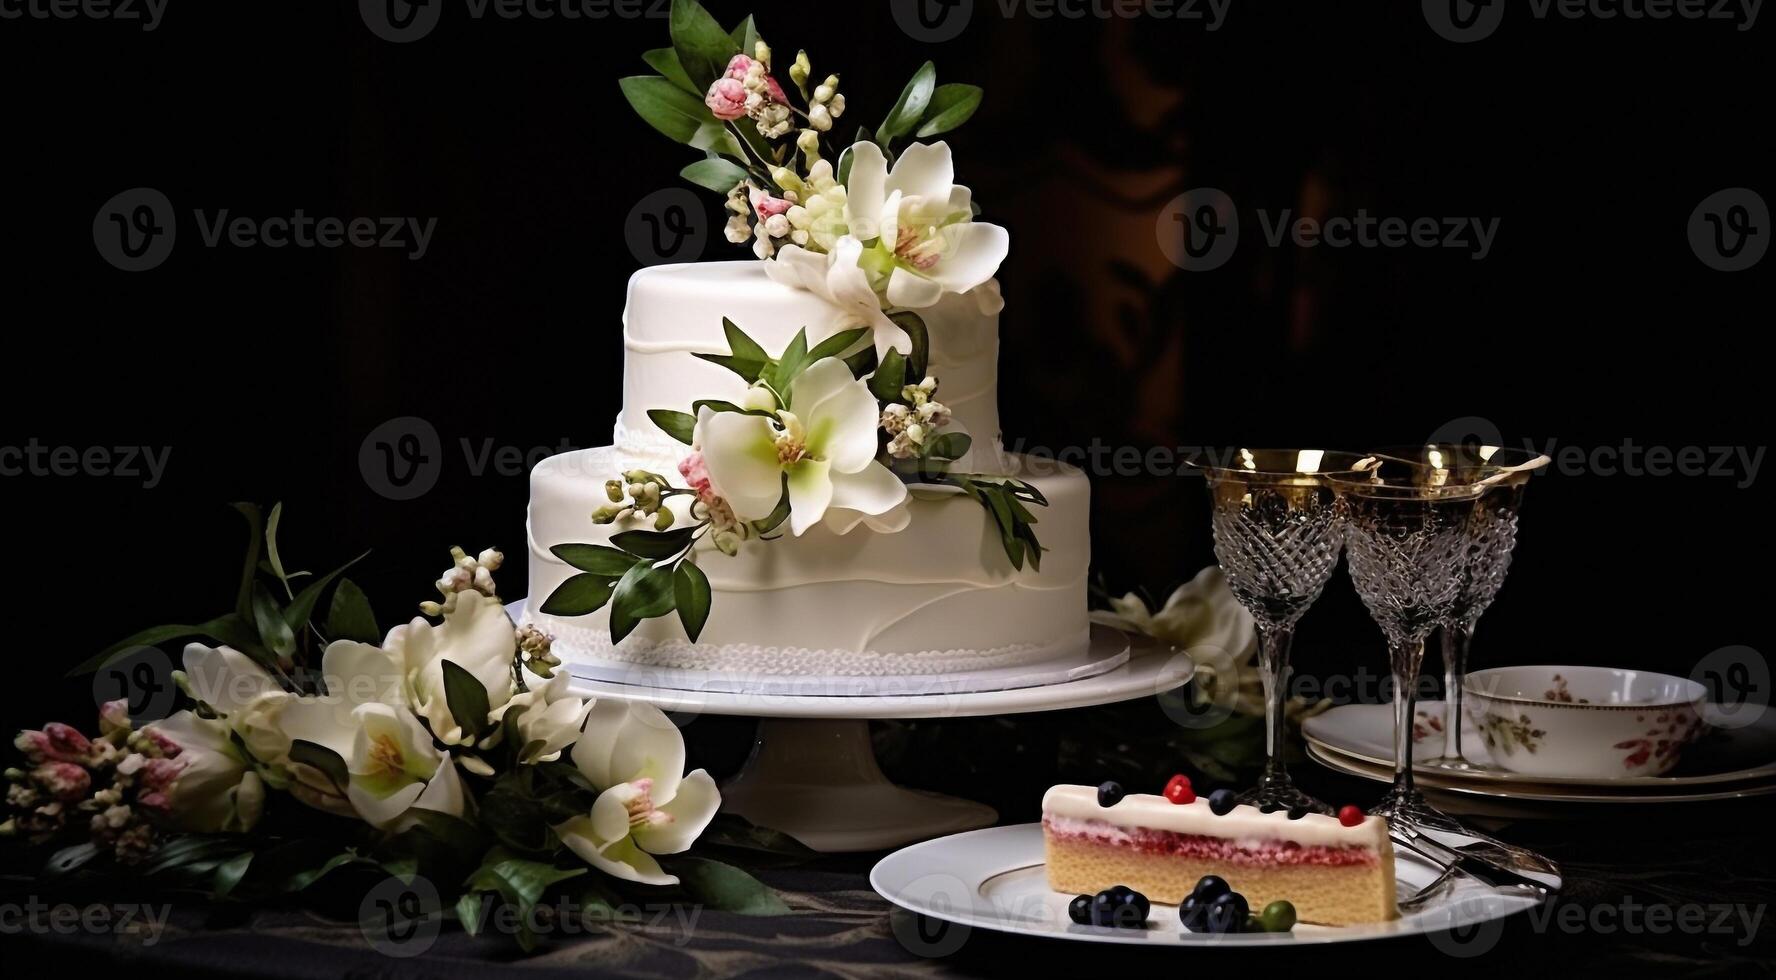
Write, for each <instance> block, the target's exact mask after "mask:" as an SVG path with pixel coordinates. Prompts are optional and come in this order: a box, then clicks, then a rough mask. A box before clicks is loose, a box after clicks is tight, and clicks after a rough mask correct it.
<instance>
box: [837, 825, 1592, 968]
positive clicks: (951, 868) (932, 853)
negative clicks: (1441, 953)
mask: <svg viewBox="0 0 1776 980" xmlns="http://www.w3.org/2000/svg"><path fill="white" fill-rule="evenodd" d="M1394 874H1395V877H1396V879H1397V880H1398V883H1399V888H1400V896H1401V897H1402V898H1405V897H1407V896H1410V895H1413V894H1416V893H1417V892H1418V891H1419V889H1421V888H1423V887H1424V886H1426V885H1428V884H1430V883H1431V882H1433V881H1435V880H1436V878H1437V874H1438V868H1437V867H1436V866H1435V865H1433V864H1431V863H1430V862H1428V861H1425V860H1424V859H1422V858H1419V857H1418V856H1416V855H1413V854H1411V853H1409V852H1405V851H1396V852H1395V860H1394ZM1553 884H1554V886H1555V887H1556V888H1558V887H1559V884H1560V882H1559V881H1558V880H1556V881H1554V882H1553ZM870 885H871V886H872V887H874V888H875V890H876V892H877V893H878V894H880V895H881V896H882V897H883V898H885V899H887V900H888V901H890V902H893V903H894V904H895V905H898V906H900V907H901V908H903V909H906V910H907V911H909V912H914V913H917V914H919V915H924V916H928V917H930V918H933V919H939V920H942V921H944V922H949V923H953V924H955V925H959V926H964V927H967V928H971V929H991V930H993V931H995V932H1007V933H1015V934H1018V935H1025V936H1042V937H1046V938H1050V939H1072V940H1078V941H1080V942H1097V943H1122V944H1128V945H1144V946H1273V947H1274V946H1299V945H1303V944H1320V943H1347V942H1361V941H1364V940H1370V939H1386V938H1390V937H1394V936H1416V935H1423V934H1427V933H1440V932H1446V931H1448V930H1451V929H1456V928H1463V927H1467V926H1473V925H1478V924H1480V923H1484V922H1491V921H1494V920H1497V919H1503V918H1504V917H1506V916H1508V915H1512V914H1514V913H1517V912H1521V911H1524V910H1525V909H1529V908H1533V907H1534V906H1535V905H1536V903H1537V899H1535V898H1533V897H1531V896H1530V895H1528V894H1526V893H1524V892H1520V891H1512V890H1500V889H1494V888H1492V887H1490V886H1488V885H1485V884H1482V883H1481V882H1478V881H1475V880H1473V879H1471V878H1462V879H1459V880H1457V881H1456V882H1455V883H1454V884H1453V885H1452V886H1451V887H1449V888H1448V889H1446V890H1445V891H1444V892H1443V893H1442V894H1441V895H1439V896H1438V897H1437V898H1435V899H1433V900H1432V901H1430V902H1428V903H1426V905H1425V906H1424V907H1423V908H1420V909H1419V910H1417V911H1415V912H1413V913H1412V914H1410V915H1406V916H1403V917H1401V918H1399V919H1395V920H1394V921H1392V922H1378V923H1373V924H1367V925H1360V926H1342V927H1331V926H1314V925H1306V924H1303V925H1298V926H1296V927H1295V930H1294V931H1293V932H1288V933H1250V934H1238V935H1230V936H1223V935H1211V934H1207V933H1195V932H1187V931H1185V929H1184V927H1183V926H1181V925H1180V924H1179V923H1178V909H1177V906H1175V905H1160V904H1157V903H1156V904H1155V905H1154V906H1153V913H1152V915H1151V916H1149V917H1148V920H1147V927H1146V928H1145V929H1115V928H1107V927H1100V926H1082V925H1077V924H1075V923H1074V922H1073V921H1071V920H1070V919H1069V918H1068V917H1067V903H1068V902H1069V901H1070V900H1071V899H1072V898H1073V896H1071V895H1063V894H1061V893H1060V892H1056V891H1050V890H1049V887H1048V875H1047V871H1046V870H1045V868H1044V867H1043V854H1042V825H1041V824H1035V823H1028V824H1018V825H1016V826H1012V827H989V828H987V829H986V830H975V831H970V832H968V833H965V834H954V835H951V836H949V837H941V838H938V839H937V840H931V841H926V842H924V843H922V844H914V845H912V846H910V847H904V848H901V849H900V850H898V851H895V852H894V853H893V854H890V855H888V856H887V857H885V858H883V859H882V860H881V861H879V862H877V864H876V866H875V867H874V868H872V869H870ZM956 941H957V940H956V939H955V938H954V937H950V938H948V939H946V942H956Z"/></svg>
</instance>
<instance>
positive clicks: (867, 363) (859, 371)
mask: <svg viewBox="0 0 1776 980" xmlns="http://www.w3.org/2000/svg"><path fill="white" fill-rule="evenodd" d="M845 366H846V367H848V368H850V369H851V376H852V377H853V378H862V377H864V376H866V375H868V374H869V373H870V372H871V371H874V370H875V369H876V349H875V348H874V347H865V348H864V349H863V350H860V351H858V352H857V353H855V354H852V355H851V356H850V357H847V358H845Z"/></svg>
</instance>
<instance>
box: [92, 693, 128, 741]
mask: <svg viewBox="0 0 1776 980" xmlns="http://www.w3.org/2000/svg"><path fill="white" fill-rule="evenodd" d="M130 727H131V722H130V716H129V702H128V701H127V700H125V699H123V698H118V699H117V700H115V701H106V702H105V703H104V704H102V705H99V731H100V732H102V733H104V734H106V735H110V734H111V733H113V732H128V731H129V730H130Z"/></svg>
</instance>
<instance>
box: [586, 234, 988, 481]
mask: <svg viewBox="0 0 1776 980" xmlns="http://www.w3.org/2000/svg"><path fill="white" fill-rule="evenodd" d="M919 313H920V316H921V317H922V318H923V319H924V320H925V323H926V326H927V327H928V330H929V333H930V336H931V351H930V366H929V368H928V369H927V371H928V373H929V374H931V375H932V376H935V377H936V378H937V379H938V382H939V389H938V398H939V400H941V401H942V402H943V403H944V404H945V405H947V406H949V407H950V410H951V411H952V412H953V413H954V416H955V418H954V421H953V422H951V424H950V426H949V427H948V429H947V430H946V431H952V432H962V433H966V434H968V435H970V436H972V437H973V438H974V440H975V443H976V444H977V445H979V446H986V445H992V446H996V445H997V444H998V441H999V395H998V382H999V368H998V362H999V317H998V315H997V314H986V313H982V312H980V308H979V304H977V302H976V301H975V299H974V298H972V297H970V296H958V295H949V296H945V297H944V298H943V300H942V301H941V302H939V303H938V304H937V305H936V306H933V307H930V308H927V309H924V310H920V311H919ZM723 317H727V318H728V319H731V320H733V321H734V323H735V324H737V325H738V326H739V327H740V328H741V329H742V330H744V331H746V333H747V335H748V336H750V337H752V338H753V339H754V340H756V341H758V342H759V344H760V345H761V346H762V347H764V348H765V350H767V351H769V352H770V353H772V354H780V353H782V351H783V349H784V348H785V347H787V346H789V342H790V341H791V340H793V339H794V338H795V334H796V331H798V330H801V329H804V328H806V329H807V331H808V343H809V345H810V346H812V345H814V344H817V343H819V342H820V341H822V340H824V339H826V338H827V337H830V336H832V335H833V334H835V333H837V332H839V331H840V330H843V329H847V328H849V327H853V326H857V325H858V324H856V323H853V322H849V321H848V320H847V319H846V315H845V313H844V312H843V311H842V310H840V309H839V308H837V307H835V306H833V305H832V304H830V303H828V302H826V301H825V300H823V299H821V298H820V297H819V296H816V295H814V294H813V293H810V292H806V291H804V290H800V289H796V288H794V287H791V286H786V285H783V284H781V283H777V282H774V281H772V280H771V279H770V278H769V277H768V276H767V275H766V273H765V268H764V263H762V262H750V261H747V262H699V263H696V264H685V265H657V266H653V267H651V268H647V269H643V270H641V271H640V272H637V273H636V274H635V275H633V276H631V277H630V278H629V298H628V305H627V307H626V309H625V311H624V314H623V346H624V349H625V355H624V366H623V415H622V417H621V418H620V419H618V427H617V437H616V445H617V448H618V449H619V450H624V451H629V452H644V451H647V450H648V449H650V448H671V449H673V450H674V451H675V452H679V451H682V448H683V447H681V446H678V445H677V444H676V443H671V442H670V438H669V437H668V436H667V435H666V434H665V433H664V432H661V431H660V430H659V429H658V428H657V427H655V426H654V424H653V423H652V422H650V421H649V420H648V417H647V413H648V410H649V409H655V408H667V409H674V410H677V411H685V410H687V409H688V408H689V407H690V405H691V403H692V402H694V401H696V400H698V399H704V398H712V399H725V400H729V401H739V400H740V398H741V396H742V395H743V394H744V393H745V390H746V383H745V382H744V381H742V380H741V379H740V378H739V377H737V376H736V375H735V374H733V372H731V371H729V370H727V369H726V368H724V367H721V366H719V365H716V364H711V363H709V362H707V361H704V360H700V359H698V358H695V357H692V356H691V355H692V354H693V353H697V352H706V353H717V354H719V353H725V352H726V351H727V349H728V345H727V340H726V337H725V335H724V333H723V330H722V318H723Z"/></svg>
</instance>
